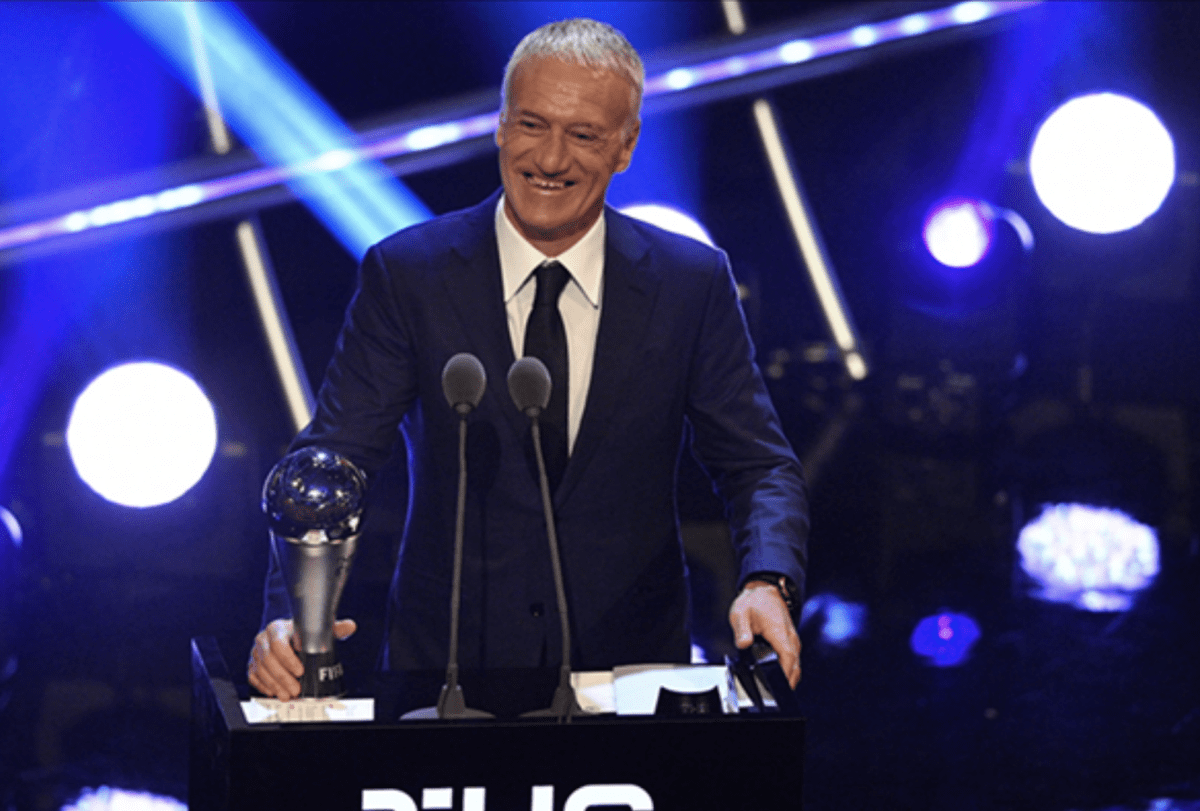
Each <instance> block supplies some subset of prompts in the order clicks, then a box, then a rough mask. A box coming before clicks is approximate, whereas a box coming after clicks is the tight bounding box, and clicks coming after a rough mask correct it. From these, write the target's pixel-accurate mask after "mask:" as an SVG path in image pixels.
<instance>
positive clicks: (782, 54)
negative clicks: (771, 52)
mask: <svg viewBox="0 0 1200 811" xmlns="http://www.w3.org/2000/svg"><path fill="white" fill-rule="evenodd" d="M815 54H816V51H815V50H814V49H813V46H812V43H811V42H809V41H808V40H804V39H794V40H792V41H791V42H785V43H783V44H782V45H780V46H779V59H780V60H781V61H783V62H786V63H787V64H789V65H794V64H796V63H797V62H807V61H808V60H809V59H812V58H813V56H814V55H815Z"/></svg>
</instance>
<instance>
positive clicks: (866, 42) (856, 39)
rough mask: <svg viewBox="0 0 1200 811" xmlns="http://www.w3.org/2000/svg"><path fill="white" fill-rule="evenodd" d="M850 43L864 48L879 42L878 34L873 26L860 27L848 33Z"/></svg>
mask: <svg viewBox="0 0 1200 811" xmlns="http://www.w3.org/2000/svg"><path fill="white" fill-rule="evenodd" d="M850 41H851V42H853V43H854V44H855V45H857V46H858V47H860V48H866V47H869V46H871V45H874V44H875V43H876V42H878V41H879V33H878V31H876V30H875V26H873V25H860V26H858V27H857V28H855V29H854V30H852V31H851V32H850Z"/></svg>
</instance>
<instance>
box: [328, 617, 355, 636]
mask: <svg viewBox="0 0 1200 811" xmlns="http://www.w3.org/2000/svg"><path fill="white" fill-rule="evenodd" d="M357 630H358V623H357V622H355V621H354V620H351V619H345V620H338V621H337V622H335V623H334V624H333V635H334V636H336V637H337V638H338V639H341V640H346V639H349V638H350V637H351V636H353V635H354V632H355V631H357Z"/></svg>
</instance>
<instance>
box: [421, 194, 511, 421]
mask: <svg viewBox="0 0 1200 811" xmlns="http://www.w3.org/2000/svg"><path fill="white" fill-rule="evenodd" d="M499 198H500V192H499V191H497V192H496V193H495V194H493V195H492V196H491V197H489V198H488V199H487V200H485V201H483V203H481V204H479V205H478V206H476V207H475V208H473V209H471V210H469V211H468V212H466V213H465V214H464V217H465V218H466V222H465V223H464V227H463V228H461V229H459V230H458V232H457V234H456V236H455V238H454V242H453V245H452V248H453V253H454V255H453V258H452V261H451V262H450V263H449V264H448V265H447V267H446V270H445V273H443V274H442V287H443V290H444V292H445V295H446V297H447V300H448V301H449V302H450V305H451V307H452V309H453V310H454V313H455V315H456V316H457V318H458V321H459V325H460V326H461V327H462V332H463V333H464V334H465V335H466V336H467V345H466V346H464V347H462V349H461V350H459V351H463V352H468V351H469V352H473V353H474V354H475V356H476V357H478V358H479V361H480V362H481V363H482V364H483V368H484V372H485V373H486V374H487V381H488V386H487V389H486V391H485V393H484V397H485V398H488V399H492V402H493V406H494V407H496V408H497V409H499V410H500V411H502V412H503V413H504V414H505V416H506V417H507V418H508V420H509V422H510V423H511V424H512V427H513V429H514V430H516V431H523V430H525V428H526V424H527V418H526V417H525V416H524V415H523V414H521V413H520V412H519V411H517V408H516V406H515V405H513V402H512V398H511V397H509V395H508V385H507V382H506V381H507V377H508V369H509V367H510V366H512V364H513V361H514V360H515V358H514V357H513V351H512V339H511V338H510V337H509V334H508V315H507V313H506V311H505V309H504V285H503V282H502V281H501V278H500V253H499V250H498V248H497V247H496V229H495V219H494V217H495V213H496V203H497V201H498V200H499Z"/></svg>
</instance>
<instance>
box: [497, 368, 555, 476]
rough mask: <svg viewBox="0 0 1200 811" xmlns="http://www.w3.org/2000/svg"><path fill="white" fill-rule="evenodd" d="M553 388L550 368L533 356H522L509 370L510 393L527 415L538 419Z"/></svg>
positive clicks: (548, 403)
mask: <svg viewBox="0 0 1200 811" xmlns="http://www.w3.org/2000/svg"><path fill="white" fill-rule="evenodd" d="M551 388H552V385H551V383H550V370H549V369H547V368H546V364H544V363H542V362H541V361H540V360H538V359H537V358H535V357H533V356H529V357H524V358H521V359H520V360H518V361H517V362H516V363H514V364H513V365H512V367H511V368H510V369H509V370H508V393H509V394H510V395H512V398H513V402H514V403H516V404H517V408H518V409H520V411H521V413H522V414H524V415H525V416H527V417H532V418H533V419H535V420H536V419H537V418H538V417H539V416H540V415H541V413H542V412H543V411H545V410H546V406H548V405H550V389H551ZM535 424H536V423H535ZM537 447H539V448H540V447H541V446H540V445H538V446H537ZM539 458H540V451H539Z"/></svg>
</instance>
